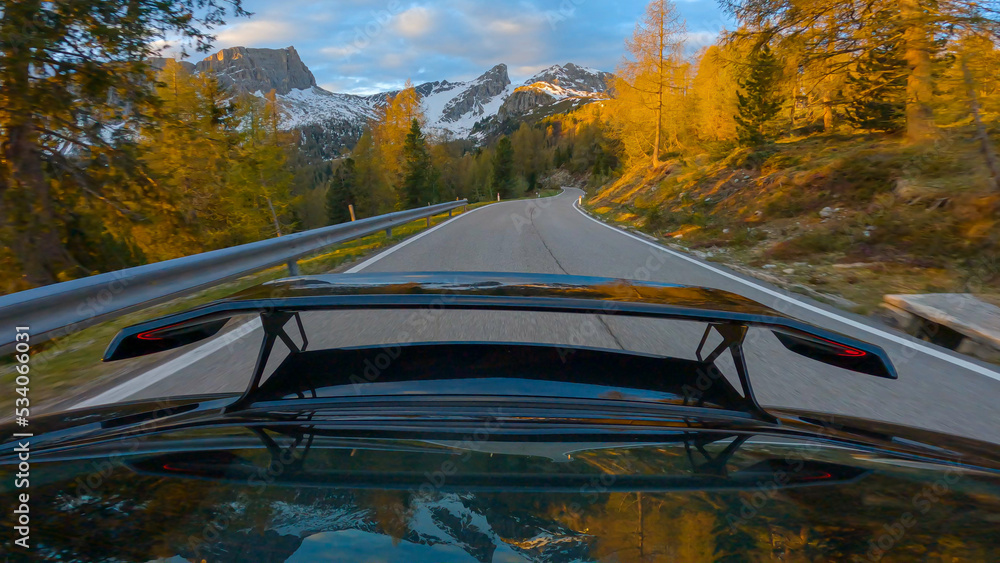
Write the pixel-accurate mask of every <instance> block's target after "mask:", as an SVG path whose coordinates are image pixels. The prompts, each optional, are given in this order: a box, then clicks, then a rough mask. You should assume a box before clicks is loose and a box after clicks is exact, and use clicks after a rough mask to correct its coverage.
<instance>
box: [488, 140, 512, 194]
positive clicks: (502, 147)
mask: <svg viewBox="0 0 1000 563" xmlns="http://www.w3.org/2000/svg"><path fill="white" fill-rule="evenodd" d="M490 185H491V186H492V188H493V193H497V192H499V193H500V197H503V198H505V199H506V198H510V197H514V196H515V195H518V194H515V193H514V187H515V185H516V184H515V182H514V146H513V145H512V144H511V142H510V139H509V138H507V137H503V138H502V139H500V141H499V142H497V146H496V149H495V150H494V152H493V182H492V183H491V184H490Z"/></svg>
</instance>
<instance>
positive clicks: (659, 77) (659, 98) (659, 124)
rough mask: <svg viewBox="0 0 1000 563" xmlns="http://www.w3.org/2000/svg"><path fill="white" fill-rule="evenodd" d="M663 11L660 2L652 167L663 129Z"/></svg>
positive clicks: (664, 22)
mask: <svg viewBox="0 0 1000 563" xmlns="http://www.w3.org/2000/svg"><path fill="white" fill-rule="evenodd" d="M664 12H665V7H664V6H663V5H662V4H661V5H660V14H659V15H660V25H659V29H658V30H657V46H658V47H659V50H658V52H657V62H658V63H659V68H658V69H657V73H656V133H655V134H654V135H653V168H656V167H657V166H659V165H660V131H662V130H663V79H664V76H663V75H664V73H665V72H666V71H665V70H664V68H663V49H664V42H665V37H664V34H665V33H666V30H665V29H663V28H664V26H666V24H667V22H666V17H667V15H666V13H664Z"/></svg>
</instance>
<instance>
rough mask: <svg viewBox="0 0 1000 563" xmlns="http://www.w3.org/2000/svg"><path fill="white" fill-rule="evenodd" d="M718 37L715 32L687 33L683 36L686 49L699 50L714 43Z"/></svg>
mask: <svg viewBox="0 0 1000 563" xmlns="http://www.w3.org/2000/svg"><path fill="white" fill-rule="evenodd" d="M718 37H719V34H718V32H715V31H688V32H686V33H685V34H684V42H685V44H686V45H685V46H686V47H687V48H688V49H692V48H694V49H700V48H702V47H707V46H709V45H711V44H712V43H715V40H716V39H718Z"/></svg>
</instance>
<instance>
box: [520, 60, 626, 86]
mask: <svg viewBox="0 0 1000 563" xmlns="http://www.w3.org/2000/svg"><path fill="white" fill-rule="evenodd" d="M611 76H612V75H611V73H610V72H604V71H601V70H596V69H592V68H587V67H584V66H579V65H576V64H573V63H566V64H565V65H553V66H550V67H549V68H547V69H545V70H543V71H541V72H539V73H538V74H536V75H534V76H532V77H531V78H529V79H528V80H526V81H525V84H534V83H535V82H545V83H548V84H552V85H554V86H559V87H560V88H565V89H567V90H580V91H584V92H604V91H605V90H607V88H608V86H607V80H608V79H609V78H610V77H611Z"/></svg>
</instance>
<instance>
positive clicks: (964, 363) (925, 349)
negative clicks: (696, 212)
mask: <svg viewBox="0 0 1000 563" xmlns="http://www.w3.org/2000/svg"><path fill="white" fill-rule="evenodd" d="M572 206H573V208H574V209H576V210H577V212H578V213H580V215H583V216H584V217H586V218H587V219H590V220H591V221H593V222H595V223H597V224H598V225H600V226H602V227H606V228H608V229H611V230H612V231H615V232H617V233H620V234H623V235H625V236H627V237H629V238H632V239H635V240H637V241H639V242H641V243H643V244H646V245H649V246H652V247H654V248H657V249H659V250H662V251H664V252H666V253H668V254H671V255H673V256H676V257H677V258H681V259H683V260H687V261H688V262H691V263H692V264H696V265H698V266H701V267H702V268H705V269H706V270H709V271H711V272H715V273H716V274H719V275H721V276H723V277H725V278H728V279H731V280H733V281H736V282H739V283H742V284H743V285H746V286H749V287H752V288H754V289H756V290H757V291H762V292H764V293H766V294H768V295H770V296H772V297H776V298H778V299H781V300H782V301H786V302H788V303H791V304H793V305H795V306H797V307H802V308H803V309H806V310H807V311H811V312H813V313H817V314H820V315H823V316H824V317H827V318H830V319H833V320H835V321H837V322H840V323H843V324H846V325H848V326H850V327H853V328H856V329H859V330H863V331H865V332H867V333H869V334H873V335H875V336H878V337H879V338H883V339H885V340H889V341H891V342H895V343H896V344H900V345H902V346H905V347H907V348H910V349H911V350H916V351H918V352H922V353H924V354H927V355H929V356H933V357H935V358H938V359H940V360H944V361H946V362H949V363H952V364H955V365H957V366H960V367H963V368H965V369H968V370H969V371H974V372H976V373H978V374H980V375H985V376H986V377H989V378H991V379H994V380H996V381H1000V373H998V372H997V371H995V370H992V369H990V368H987V367H985V366H981V365H979V364H976V363H973V362H970V361H968V360H965V359H963V358H959V357H956V356H954V355H952V354H947V353H944V352H942V351H940V350H935V349H934V348H931V347H929V346H924V345H922V344H919V343H917V342H913V341H911V340H907V339H906V338H903V337H901V336H897V335H895V334H892V333H889V332H886V331H884V330H881V329H878V328H875V327H873V326H869V325H867V324H865V323H861V322H858V321H855V320H853V319H850V318H847V317H844V316H842V315H838V314H837V313H834V312H832V311H827V310H826V309H823V308H821V307H816V306H815V305H810V304H809V303H806V302H804V301H799V300H798V299H795V298H793V297H790V296H788V295H785V294H784V293H781V292H779V291H775V290H773V289H770V288H768V287H764V286H762V285H758V284H757V283H754V282H752V281H750V280H748V279H745V278H742V277H740V276H737V275H735V274H731V273H729V272H726V271H724V270H720V269H719V268H716V267H714V266H711V265H709V264H706V263H704V262H701V261H699V260H696V259H694V258H692V257H691V256H688V255H686V254H684V253H681V252H677V251H676V250H673V249H670V248H667V247H666V246H663V245H661V244H659V243H655V242H652V241H648V240H645V239H643V238H641V237H638V236H636V235H633V234H632V233H629V232H627V231H624V230H622V229H619V228H618V227H616V226H614V225H609V224H607V223H605V222H604V221H601V220H599V219H596V218H594V217H591V216H590V215H589V214H588V213H587V212H585V211H584V210H583V209H581V208H580V207H579V206H578V205H577V203H576V202H575V201H574V202H573V203H572Z"/></svg>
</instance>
